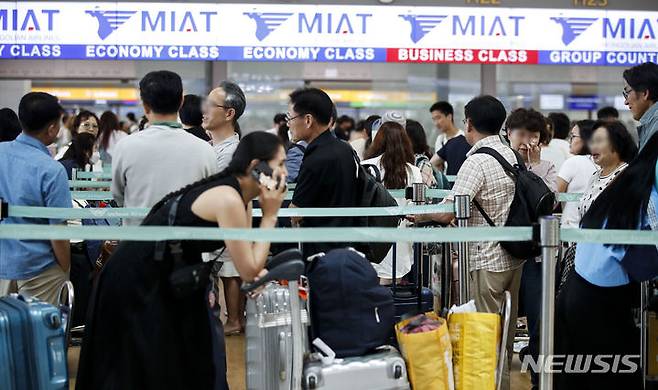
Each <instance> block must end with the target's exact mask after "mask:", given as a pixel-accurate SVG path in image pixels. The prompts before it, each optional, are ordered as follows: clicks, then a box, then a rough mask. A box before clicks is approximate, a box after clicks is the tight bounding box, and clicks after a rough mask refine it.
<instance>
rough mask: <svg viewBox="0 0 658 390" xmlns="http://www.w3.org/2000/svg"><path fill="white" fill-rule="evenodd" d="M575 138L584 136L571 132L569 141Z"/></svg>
mask: <svg viewBox="0 0 658 390" xmlns="http://www.w3.org/2000/svg"><path fill="white" fill-rule="evenodd" d="M574 138H582V137H581V136H579V135H575V134H569V137H568V140H569V142H571V141H573V139H574Z"/></svg>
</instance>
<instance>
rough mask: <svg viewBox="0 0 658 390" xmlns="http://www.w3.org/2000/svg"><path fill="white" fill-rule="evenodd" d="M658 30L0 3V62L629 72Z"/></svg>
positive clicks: (509, 11)
mask: <svg viewBox="0 0 658 390" xmlns="http://www.w3.org/2000/svg"><path fill="white" fill-rule="evenodd" d="M82 32H84V33H82ZM657 32H658V12H637V11H628V12H626V11H601V10H560V9H523V8H486V9H485V8H471V7H438V6H437V7H401V6H342V5H290V4H213V3H198V4H197V3H125V2H101V3H95V2H88V3H82V2H75V3H69V2H0V58H38V59H44V58H54V59H57V58H61V59H119V60H121V59H125V60H134V59H156V60H157V59H167V60H204V61H207V60H231V61H319V62H386V61H388V62H430V63H432V62H433V63H491V64H535V63H542V64H583V65H628V64H633V63H639V62H643V61H647V60H653V61H655V59H656V53H657V52H658V41H657V39H656V33H657Z"/></svg>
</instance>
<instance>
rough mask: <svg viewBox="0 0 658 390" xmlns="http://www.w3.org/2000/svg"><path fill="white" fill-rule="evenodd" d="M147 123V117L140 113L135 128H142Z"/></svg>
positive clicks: (140, 129) (139, 129)
mask: <svg viewBox="0 0 658 390" xmlns="http://www.w3.org/2000/svg"><path fill="white" fill-rule="evenodd" d="M147 123H149V118H147V117H146V115H142V117H141V119H140V120H139V124H137V130H138V131H142V130H144V129H145V128H146V124H147Z"/></svg>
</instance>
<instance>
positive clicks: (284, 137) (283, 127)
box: [276, 123, 291, 150]
mask: <svg viewBox="0 0 658 390" xmlns="http://www.w3.org/2000/svg"><path fill="white" fill-rule="evenodd" d="M289 129H290V128H289V127H288V125H287V124H285V123H282V124H280V125H279V126H278V127H277V131H276V134H277V135H278V136H279V139H280V140H281V142H282V143H283V147H284V148H286V150H288V148H289V147H290V144H291V142H290V137H289V136H288V130H289Z"/></svg>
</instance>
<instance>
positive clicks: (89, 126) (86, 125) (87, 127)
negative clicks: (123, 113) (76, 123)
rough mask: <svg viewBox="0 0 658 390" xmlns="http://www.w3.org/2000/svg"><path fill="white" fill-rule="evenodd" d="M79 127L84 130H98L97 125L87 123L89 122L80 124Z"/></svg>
mask: <svg viewBox="0 0 658 390" xmlns="http://www.w3.org/2000/svg"><path fill="white" fill-rule="evenodd" d="M80 127H83V128H85V129H98V125H97V124H91V123H89V122H85V123H81V124H80Z"/></svg>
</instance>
